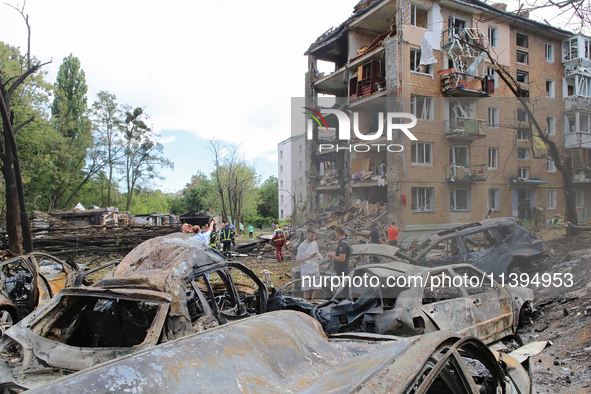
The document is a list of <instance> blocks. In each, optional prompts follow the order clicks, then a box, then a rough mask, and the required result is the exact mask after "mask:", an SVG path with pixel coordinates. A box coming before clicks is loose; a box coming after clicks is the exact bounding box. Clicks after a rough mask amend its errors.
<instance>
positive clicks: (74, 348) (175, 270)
mask: <svg viewBox="0 0 591 394" xmlns="http://www.w3.org/2000/svg"><path fill="white" fill-rule="evenodd" d="M266 311H267V289H266V287H265V286H264V284H263V283H262V282H261V280H260V279H259V278H258V277H257V276H256V275H255V274H254V273H253V272H252V271H251V270H249V269H248V268H247V267H245V266H243V265H242V264H240V263H236V262H231V261H226V260H225V259H224V257H223V256H222V255H221V254H220V253H219V252H218V251H217V250H215V249H212V248H211V247H209V246H207V245H205V244H204V243H203V242H201V241H199V240H197V239H195V238H194V237H191V236H189V235H186V234H180V233H177V234H170V235H167V236H164V237H157V238H153V239H151V240H148V241H146V242H144V243H142V244H141V245H139V246H138V247H136V248H135V249H134V250H132V251H131V252H130V253H129V254H128V255H127V256H126V257H125V258H124V259H123V260H122V261H121V262H120V263H119V265H118V266H117V267H116V269H115V270H114V271H113V272H112V273H111V274H109V275H108V276H107V277H105V278H104V279H102V280H101V281H99V282H98V283H96V284H94V285H91V286H88V287H73V288H69V289H65V290H62V291H61V292H60V293H59V294H58V295H57V296H56V297H55V298H54V299H53V300H51V301H49V302H47V303H46V304H45V305H43V306H42V307H41V308H38V309H37V310H36V311H34V312H33V313H31V314H30V315H29V316H27V317H26V318H25V319H23V320H22V321H21V322H20V323H18V324H16V325H15V326H13V327H12V328H11V329H9V330H8V331H7V332H6V334H5V336H4V338H2V340H1V341H0V383H3V384H5V385H10V384H18V385H20V386H23V387H33V386H35V385H38V384H41V383H43V382H48V381H51V380H53V379H56V378H57V377H59V376H62V375H64V374H69V373H72V372H74V371H78V370H81V369H85V368H89V367H91V366H93V365H95V364H98V363H102V362H105V361H108V360H111V359H113V358H116V357H120V356H124V355H127V354H132V353H134V352H137V351H139V350H141V349H145V348H149V347H152V346H155V345H157V344H159V343H162V342H166V341H170V340H173V339H177V338H181V337H183V336H186V335H189V334H193V333H196V332H201V331H203V330H205V329H207V328H211V327H215V326H217V325H220V324H225V323H227V322H229V321H234V320H239V319H243V318H245V317H249V316H251V315H254V314H260V313H263V312H266ZM4 387H6V386H4Z"/></svg>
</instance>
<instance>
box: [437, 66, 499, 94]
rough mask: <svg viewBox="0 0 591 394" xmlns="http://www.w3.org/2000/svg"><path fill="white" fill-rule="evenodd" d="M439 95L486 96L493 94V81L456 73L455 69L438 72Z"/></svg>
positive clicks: (465, 73) (464, 73) (486, 76)
mask: <svg viewBox="0 0 591 394" xmlns="http://www.w3.org/2000/svg"><path fill="white" fill-rule="evenodd" d="M437 74H438V75H439V76H441V93H443V94H445V95H447V96H464V97H466V96H488V95H489V94H492V93H494V92H495V81H494V79H492V78H489V76H488V75H485V76H484V77H481V76H478V75H472V74H469V73H467V72H458V71H456V69H455V68H448V69H446V70H441V71H438V72H437Z"/></svg>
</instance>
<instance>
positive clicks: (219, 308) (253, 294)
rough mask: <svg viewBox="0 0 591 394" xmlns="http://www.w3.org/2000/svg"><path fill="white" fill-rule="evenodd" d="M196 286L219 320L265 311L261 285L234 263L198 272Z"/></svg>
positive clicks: (229, 319)
mask: <svg viewBox="0 0 591 394" xmlns="http://www.w3.org/2000/svg"><path fill="white" fill-rule="evenodd" d="M196 286H197V287H198V288H199V290H200V291H201V292H202V293H203V295H204V296H205V298H206V300H207V301H208V302H209V305H210V306H211V309H212V310H213V312H214V314H215V315H217V317H218V320H222V323H225V322H224V321H223V320H226V321H231V320H236V319H237V318H238V319H239V318H243V317H248V316H251V315H254V314H260V313H264V312H266V310H265V309H266V307H265V306H264V305H263V302H262V300H263V295H262V294H261V293H262V289H261V287H260V286H259V285H258V284H257V282H256V281H254V280H253V278H252V277H251V276H250V275H249V274H248V273H246V272H244V271H242V270H240V268H238V267H231V268H221V269H218V270H214V271H210V272H208V273H207V274H204V275H201V276H199V277H198V280H197V281H196ZM220 315H221V316H220ZM220 318H221V319H220Z"/></svg>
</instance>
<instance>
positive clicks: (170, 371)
mask: <svg viewBox="0 0 591 394" xmlns="http://www.w3.org/2000/svg"><path fill="white" fill-rule="evenodd" d="M499 359H500V361H499ZM529 388H530V379H529V376H528V375H527V373H526V372H525V370H524V369H523V368H522V367H521V366H520V365H519V364H518V363H517V362H516V361H515V360H514V359H512V358H511V357H510V356H507V355H498V354H497V355H496V356H495V354H493V353H492V352H491V351H490V350H489V349H488V348H487V347H486V346H485V345H484V344H483V343H482V342H481V341H479V340H478V339H476V338H473V337H468V338H464V337H461V336H459V335H457V334H454V333H451V332H449V331H439V332H436V333H432V334H429V335H424V336H419V337H413V338H399V337H393V336H379V335H371V334H347V335H339V336H336V337H333V338H330V339H327V338H326V336H325V334H324V333H323V332H322V328H321V327H320V325H319V324H318V322H316V321H315V320H314V319H312V318H310V317H309V316H306V315H304V314H302V313H298V312H293V311H281V312H273V313H268V314H264V315H261V316H256V317H252V318H249V319H245V320H242V321H240V322H235V323H231V324H228V325H226V326H221V327H217V328H214V329H212V330H208V331H206V332H203V333H200V334H196V335H192V336H189V337H186V338H183V339H180V340H176V341H172V342H169V343H165V344H162V345H159V346H157V347H155V348H153V349H147V350H144V351H141V352H138V353H137V354H134V355H131V356H127V357H123V358H120V359H117V360H114V361H112V362H109V363H106V364H102V365H100V366H96V367H93V368H90V369H87V370H85V371H81V372H79V373H77V374H75V375H72V376H69V377H66V378H63V379H60V380H59V381H56V382H54V383H53V384H51V385H47V386H45V387H40V388H38V389H36V390H33V391H31V393H47V394H48V393H79V392H85V393H104V392H113V391H115V392H127V391H130V392H141V393H146V394H147V393H158V394H160V393H189V392H191V393H194V392H199V393H213V392H215V393H244V392H257V393H260V392H265V393H268V392H282V393H286V392H289V393H351V392H363V393H400V394H402V393H427V392H428V393H433V392H437V393H454V394H463V393H471V394H477V393H478V394H479V393H517V392H521V393H528V392H529ZM518 390H519V391H518Z"/></svg>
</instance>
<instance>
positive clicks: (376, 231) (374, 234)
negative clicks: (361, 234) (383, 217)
mask: <svg viewBox="0 0 591 394" xmlns="http://www.w3.org/2000/svg"><path fill="white" fill-rule="evenodd" d="M369 239H370V242H371V243H372V244H382V245H385V243H384V241H382V225H381V224H379V223H378V224H376V226H375V227H374V228H373V229H372V230H371V232H370V233H369Z"/></svg>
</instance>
